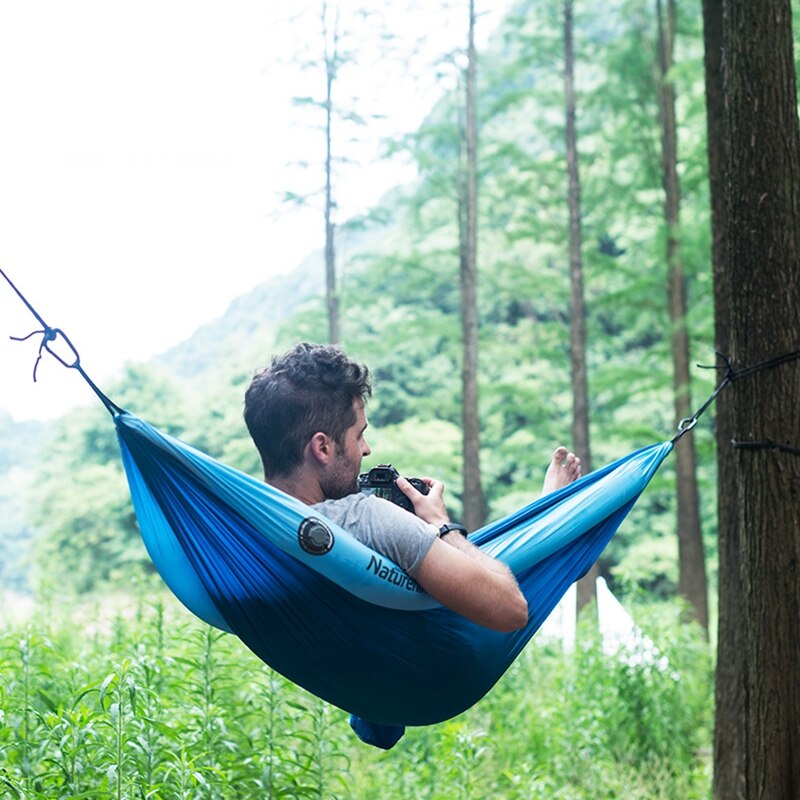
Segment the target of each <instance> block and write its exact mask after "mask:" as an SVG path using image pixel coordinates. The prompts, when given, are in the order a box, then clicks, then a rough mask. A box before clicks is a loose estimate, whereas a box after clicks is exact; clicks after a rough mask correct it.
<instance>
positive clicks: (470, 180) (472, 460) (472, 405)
mask: <svg viewBox="0 0 800 800" xmlns="http://www.w3.org/2000/svg"><path fill="white" fill-rule="evenodd" d="M475 61H476V53H475V3H474V0H470V4H469V34H468V41H467V74H466V114H465V117H466V119H465V126H464V127H465V140H466V141H465V145H466V147H465V149H466V165H465V170H464V180H463V181H460V183H461V185H462V187H463V188H462V190H461V191H460V192H459V196H460V198H461V199H460V203H459V206H460V208H459V222H460V224H459V235H460V248H459V250H460V254H459V255H460V258H459V262H460V273H461V274H460V286H461V330H462V341H463V358H462V389H463V402H462V424H463V461H464V501H463V508H464V519H463V523H464V525H465V526H466V527H467V528H468V529H469V530H471V531H472V530H476V529H477V528H480V527H481V526H482V525H483V523H484V521H485V518H486V502H485V500H484V495H483V486H482V485H481V467H480V435H479V424H478V299H477V298H478V243H477V208H478V187H477V174H478V168H477V161H478V120H477V108H476V105H477V104H476V90H475V74H476V64H475Z"/></svg>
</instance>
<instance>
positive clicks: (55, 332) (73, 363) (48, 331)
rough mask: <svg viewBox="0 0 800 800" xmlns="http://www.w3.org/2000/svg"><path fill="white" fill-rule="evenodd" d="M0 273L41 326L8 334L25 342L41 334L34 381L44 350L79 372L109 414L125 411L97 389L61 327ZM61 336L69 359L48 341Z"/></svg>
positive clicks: (4, 274) (34, 368)
mask: <svg viewBox="0 0 800 800" xmlns="http://www.w3.org/2000/svg"><path fill="white" fill-rule="evenodd" d="M0 275H2V276H3V277H4V278H5V279H6V281H7V282H8V285H9V286H10V287H11V288H12V289H13V290H14V291H15V292H16V294H17V297H19V299H20V300H22V302H23V303H24V304H25V306H26V307H27V309H28V311H30V312H31V314H33V316H34V317H36V319H37V321H38V322H39V324H40V325H41V326H42V328H41V330H36V331H31V333H29V334H28V335H27V336H10V337H9V338H10V339H12V340H13V341H15V342H25V341H27V340H28V339H30V338H31V337H32V336H37V335H39V334H41V335H42V340H41V342H40V343H39V353H38V355H37V357H36V363H35V364H34V365H33V380H34V382H36V371H37V370H38V369H39V363H40V362H41V360H42V353H43V352H44V351H45V350H46V351H47V352H48V353H49V354H50V355H51V356H52V357H53V358H54V359H55V360H56V361H58V362H59V364H61V365H62V366H64V367H66V368H67V369H74V370H76V371H77V372H78V373H80V375H81V377H82V378H83V379H84V380H85V381H86V383H88V384H89V386H90V388H91V389H92V391H93V392H94V393H95V394H96V395H97V396H98V397H99V398H100V400H101V402H102V403H103V405H104V406H105V407H106V410H107V411H108V412H109V414H111V416H112V417H113V416H116V415H117V414H123V413H125V411H124V409H122V408H120V407H119V406H118V405H117V404H116V403H114V402H113V401H111V400H110V399H109V398H108V397H107V396H106V395H105V394H103V392H101V391H100V389H98V387H97V386H96V384H95V383H94V381H93V380H92V379H91V378H90V377H89V376H88V375H87V374H86V372H85V371H84V369H83V367H82V366H81V357H80V354H79V353H78V351H77V350H76V349H75V345H74V344H72V342H71V341H70V339H69V337H68V336H67V334H66V333H64V331H62V330H61V328H53V327H51V326H50V325H48V324H47V323H46V322H45V321H44V319H43V318H42V316H41V314H39V312H38V311H37V310H36V309H35V308H34V307H33V306H32V305H31V304H30V303H29V302H28V299H27V298H26V297H25V295H24V294H22V292H21V291H20V290H19V289H18V288H17V287H16V286H15V285H14V283H13V282H12V281H11V278H9V277H8V275H6V273H5V272H3V270H2V269H0ZM59 336H60V337H61V338H62V339H63V341H64V342H65V343H66V345H67V347H68V348H69V350H70V351H71V353H72V356H73V358H72V359H71V360H66V359H64V358H62V357H61V356H60V355H59V354H58V353H57V352H56V351H55V350H53V349H52V348H51V347H50V342H55V341H56V340H57V339H58V337H59Z"/></svg>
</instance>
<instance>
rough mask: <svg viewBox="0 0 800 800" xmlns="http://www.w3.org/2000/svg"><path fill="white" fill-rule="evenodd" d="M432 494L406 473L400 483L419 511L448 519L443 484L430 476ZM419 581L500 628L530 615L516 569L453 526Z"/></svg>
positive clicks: (432, 519) (433, 520) (438, 522)
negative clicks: (462, 534) (479, 546)
mask: <svg viewBox="0 0 800 800" xmlns="http://www.w3.org/2000/svg"><path fill="white" fill-rule="evenodd" d="M424 480H425V482H426V483H427V484H428V486H429V492H428V494H427V495H423V494H422V493H421V492H418V491H417V490H416V489H414V487H413V486H411V484H410V483H409V482H408V481H406V480H405V479H402V478H401V479H399V480H398V482H397V486H398V488H400V490H401V491H402V492H404V493H405V494H406V495H407V496H408V498H409V499H410V500H411V502H412V503H413V504H414V510H415V512H416V514H417V516H418V517H420V518H421V519H423V520H425V522H428V523H430V524H432V525H435V526H436V527H437V528H439V527H441V526H442V525H444V524H446V523H447V522H449V521H450V520H449V517H448V515H447V510H446V508H445V505H444V500H443V492H444V486H443V484H442V483H441V482H439V481H434V480H432V479H430V478H425V479H424ZM417 582H418V583H419V585H420V586H422V588H423V589H425V591H426V592H428V594H430V595H431V597H433V598H435V599H436V600H438V601H439V602H440V603H441V604H442V605H444V606H447V607H448V608H450V609H452V610H453V611H455V612H456V613H458V614H461V615H462V616H464V617H466V618H467V619H470V620H472V621H473V622H477V623H478V624H479V625H484V626H486V627H487V628H492V629H493V630H498V631H513V630H517V629H518V628H521V627H523V626H524V625H525V624H526V623H527V621H528V603H527V601H526V600H525V598H524V596H523V595H522V592H520V590H519V586H518V585H517V581H516V579H515V578H514V576H513V574H512V573H511V571H510V570H509V569H508V568H507V567H506V566H505V564H501V563H500V562H499V561H497V560H495V559H494V558H492V557H491V556H487V555H486V554H485V553H483V552H481V551H480V550H479V549H478V548H477V547H475V546H474V545H472V544H471V543H470V542H468V541H467V540H466V539H465V538H464V537H463V536H461V534H460V533H457V532H452V533H447V534H445V536H444V537H442V538H441V539H438V540H437V541H435V542H434V543H433V545H432V547H431V549H430V550H429V551H428V553H427V555H426V556H425V558H424V559H423V560H422V564H421V565H420V569H419V572H418V573H417Z"/></svg>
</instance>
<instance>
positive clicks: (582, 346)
mask: <svg viewBox="0 0 800 800" xmlns="http://www.w3.org/2000/svg"><path fill="white" fill-rule="evenodd" d="M564 94H565V100H566V111H567V114H566V121H567V125H566V137H567V142H566V144H567V182H568V188H567V206H568V208H569V285H570V326H569V328H570V366H571V373H572V449H573V450H574V452H575V453H576V454H577V456H578V457H579V458H580V460H581V467H582V469H583V472H584V474H585V473H588V472H591V470H592V454H591V447H590V442H589V385H588V378H587V374H586V308H585V305H584V294H583V259H582V257H581V246H582V243H583V237H582V234H581V182H580V171H579V169H578V135H577V131H576V129H575V55H574V49H573V36H572V0H565V1H564ZM599 574H600V567H599V566H598V565H597V564H596V563H595V564H593V565H592V567H591V569H590V570H589V572H587V573H586V575H585V576H584V577H583V578H581V579H580V580H579V581H578V587H577V592H578V599H577V608H578V613H579V614H580V611H581V609H582V608H584V606H586V605H588V604H589V603H591V602H592V600H594V599H595V597H596V589H595V587H596V585H597V576H598V575H599Z"/></svg>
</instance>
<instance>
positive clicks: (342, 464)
mask: <svg viewBox="0 0 800 800" xmlns="http://www.w3.org/2000/svg"><path fill="white" fill-rule="evenodd" d="M360 468H361V463H360V460H359V462H358V463H357V462H356V461H354V460H353V459H350V458H347V457H346V456H345V454H344V453H343V452H342V449H341V448H340V447H339V445H336V463H335V464H334V465H332V466H331V467H330V469H329V471H328V472H326V473H325V474H324V475H323V476H322V478H321V480H320V488H321V489H322V493H323V494H324V495H325V499H326V500H339V499H340V498H342V497H347V496H348V495H351V494H356V493H357V492H358V491H359V489H358V471H359V469H360Z"/></svg>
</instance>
